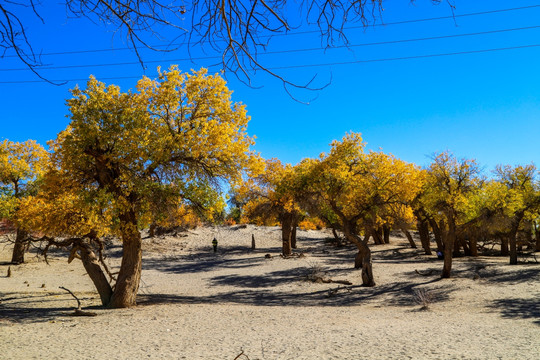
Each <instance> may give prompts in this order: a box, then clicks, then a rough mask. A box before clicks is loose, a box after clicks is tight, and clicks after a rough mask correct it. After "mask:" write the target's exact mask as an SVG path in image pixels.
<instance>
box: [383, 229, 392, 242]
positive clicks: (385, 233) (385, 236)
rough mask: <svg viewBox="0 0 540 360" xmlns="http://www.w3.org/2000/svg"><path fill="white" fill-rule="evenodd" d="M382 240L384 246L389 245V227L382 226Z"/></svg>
mask: <svg viewBox="0 0 540 360" xmlns="http://www.w3.org/2000/svg"><path fill="white" fill-rule="evenodd" d="M382 230H383V240H384V243H385V244H390V226H388V225H383V227H382Z"/></svg>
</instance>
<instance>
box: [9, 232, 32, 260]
mask: <svg viewBox="0 0 540 360" xmlns="http://www.w3.org/2000/svg"><path fill="white" fill-rule="evenodd" d="M27 236H28V233H27V232H26V231H24V230H22V229H20V228H17V235H16V236H15V244H14V245H13V254H12V256H11V263H12V264H14V265H18V264H22V263H24V253H25V252H26V245H27V241H26V240H27Z"/></svg>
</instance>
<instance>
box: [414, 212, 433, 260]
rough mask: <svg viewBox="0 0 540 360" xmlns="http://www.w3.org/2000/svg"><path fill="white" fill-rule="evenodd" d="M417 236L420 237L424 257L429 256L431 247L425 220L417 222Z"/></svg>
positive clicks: (427, 225)
mask: <svg viewBox="0 0 540 360" xmlns="http://www.w3.org/2000/svg"><path fill="white" fill-rule="evenodd" d="M416 226H417V228H418V234H419V235H420V243H421V244H422V248H423V249H424V253H425V254H426V255H431V246H430V240H429V224H428V222H427V221H426V220H422V221H420V220H419V221H418V222H417V225H416Z"/></svg>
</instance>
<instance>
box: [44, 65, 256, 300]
mask: <svg viewBox="0 0 540 360" xmlns="http://www.w3.org/2000/svg"><path fill="white" fill-rule="evenodd" d="M72 93H73V98H71V99H69V100H68V101H67V103H68V106H69V109H70V112H71V115H70V118H71V122H70V124H69V126H68V128H67V129H66V130H65V131H63V132H62V133H60V134H59V136H58V139H57V140H56V143H55V145H54V146H55V153H54V159H55V166H56V168H57V169H59V170H58V176H59V177H60V178H62V179H65V182H66V183H67V184H75V185H76V186H75V185H74V186H73V191H74V195H75V196H76V198H77V199H84V201H86V202H87V203H90V204H95V206H96V207H97V208H98V209H100V211H101V212H104V213H107V214H109V215H110V217H109V221H108V225H109V226H110V227H111V231H114V232H115V233H117V234H119V236H120V238H121V240H122V242H123V255H122V263H121V267H120V272H119V274H118V277H117V280H116V284H115V287H114V290H113V291H112V292H111V293H110V296H107V294H103V293H101V291H102V290H103V289H101V288H98V291H100V295H102V302H103V303H104V304H106V305H107V306H109V307H112V308H118V307H128V306H132V305H135V303H136V295H137V291H138V287H139V282H140V276H141V235H140V232H139V230H140V228H141V227H142V226H146V225H148V224H145V223H144V222H145V219H148V216H147V214H148V211H149V208H148V204H149V203H154V202H158V201H160V200H161V199H164V200H167V201H170V199H175V198H176V199H184V200H185V201H188V202H189V201H199V200H200V199H201V198H203V199H204V198H206V197H207V196H213V195H211V194H212V193H215V192H210V193H209V192H206V191H205V189H208V188H213V189H215V190H216V191H217V190H219V187H220V182H222V181H233V180H238V179H239V177H240V175H241V173H242V171H244V170H246V169H248V168H250V167H251V166H252V165H253V164H256V163H258V161H257V160H256V159H257V157H256V156H255V155H254V154H253V153H252V152H251V151H250V150H249V146H250V145H252V144H253V140H252V139H251V138H250V137H249V136H248V135H247V133H246V126H247V122H248V120H249V118H248V116H247V113H246V110H245V106H244V105H242V104H239V103H232V101H231V98H230V97H231V91H230V90H229V89H227V87H226V84H225V81H224V80H223V79H222V78H221V77H219V76H218V75H207V73H206V70H204V69H203V70H200V71H194V72H193V73H191V74H184V73H181V72H180V71H178V69H177V68H176V67H172V68H171V69H169V70H168V71H163V72H160V77H159V79H157V80H151V79H149V78H143V79H142V80H140V81H139V82H138V85H137V92H127V93H123V92H121V91H120V89H119V88H118V87H116V86H114V85H110V86H105V85H104V84H103V83H100V82H98V81H97V80H95V79H94V78H91V79H90V80H89V81H88V84H87V88H86V89H85V90H81V89H79V88H75V89H74V90H72ZM201 183H202V184H206V187H201V186H198V185H200V184H201ZM200 191H203V193H200ZM91 213H92V212H90V214H91ZM89 237H90V236H89ZM97 271H98V272H99V270H97ZM106 290H107V289H106ZM104 295H105V296H104Z"/></svg>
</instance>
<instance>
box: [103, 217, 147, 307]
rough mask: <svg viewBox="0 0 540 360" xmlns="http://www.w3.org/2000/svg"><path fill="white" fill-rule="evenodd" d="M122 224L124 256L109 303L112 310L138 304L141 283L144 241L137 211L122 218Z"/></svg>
mask: <svg viewBox="0 0 540 360" xmlns="http://www.w3.org/2000/svg"><path fill="white" fill-rule="evenodd" d="M120 221H121V223H122V227H123V228H122V241H123V254H122V263H121V265H120V272H119V273H118V279H117V281H116V287H115V289H114V292H113V294H112V297H111V301H110V302H109V305H108V306H109V307H110V308H125V307H131V306H135V305H136V304H137V302H136V300H137V291H138V290H139V284H140V281H141V269H142V241H141V234H140V233H139V230H138V229H137V217H136V215H135V211H129V212H128V213H125V214H122V215H121V216H120Z"/></svg>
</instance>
